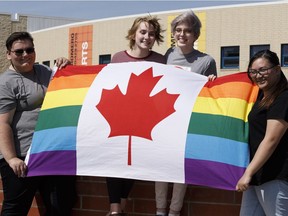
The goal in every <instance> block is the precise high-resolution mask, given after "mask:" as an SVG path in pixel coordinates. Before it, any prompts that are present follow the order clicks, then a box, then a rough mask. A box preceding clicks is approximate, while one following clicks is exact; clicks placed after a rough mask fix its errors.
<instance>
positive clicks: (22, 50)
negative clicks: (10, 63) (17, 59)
mask: <svg viewBox="0 0 288 216" xmlns="http://www.w3.org/2000/svg"><path fill="white" fill-rule="evenodd" d="M11 52H13V53H15V55H17V56H22V55H23V54H24V52H25V53H27V54H32V53H34V52H35V48H34V47H29V48H27V49H16V50H11Z"/></svg>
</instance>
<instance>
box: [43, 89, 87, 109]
mask: <svg viewBox="0 0 288 216" xmlns="http://www.w3.org/2000/svg"><path fill="white" fill-rule="evenodd" d="M88 90H89V88H78V89H64V90H58V91H52V92H47V93H46V96H45V100H44V103H43V106H42V109H41V110H46V109H52V108H56V107H62V106H73V105H82V104H83V101H84V98H85V96H86V94H87V92H88Z"/></svg>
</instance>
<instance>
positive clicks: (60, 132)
mask: <svg viewBox="0 0 288 216" xmlns="http://www.w3.org/2000/svg"><path fill="white" fill-rule="evenodd" d="M76 131H77V127H61V128H53V129H47V130H41V131H37V132H35V133H34V136H33V141H32V143H33V145H32V147H31V150H30V153H31V154H35V153H39V152H45V151H59V150H76Z"/></svg>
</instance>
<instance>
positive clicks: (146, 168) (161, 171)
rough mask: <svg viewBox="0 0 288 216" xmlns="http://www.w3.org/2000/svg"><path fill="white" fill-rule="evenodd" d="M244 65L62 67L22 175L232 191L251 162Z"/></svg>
mask: <svg viewBox="0 0 288 216" xmlns="http://www.w3.org/2000/svg"><path fill="white" fill-rule="evenodd" d="M257 94H258V88H257V87H256V86H254V85H252V84H251V82H250V81H249V79H248V78H247V75H246V74H245V73H237V74H233V75H228V76H224V77H219V78H217V79H216V80H215V81H213V82H208V80H207V77H205V76H201V75H199V74H196V73H191V72H187V71H184V70H183V69H181V68H178V67H175V66H172V65H163V64H158V63H153V62H129V63H117V64H108V65H96V66H68V67H66V68H65V69H62V70H60V71H57V73H56V74H55V76H54V78H53V79H52V81H51V83H50V85H49V87H48V91H47V93H46V96H45V100H44V103H43V106H42V109H41V111H40V114H39V118H38V123H37V125H36V129H35V133H34V136H33V140H32V145H31V148H30V150H29V154H28V155H27V157H26V163H27V164H28V176H42V175H81V176H110V177H121V178H132V179H139V180H148V181H166V182H179V183H187V184H195V185H203V186H208V187H214V188H222V189H227V190H234V188H235V185H236V183H237V181H238V179H239V178H240V177H241V175H242V174H243V172H244V170H245V168H246V166H247V165H248V163H249V152H248V144H247V140H248V124H247V115H248V113H249V111H250V109H251V107H252V105H253V103H254V102H255V100H256V97H257Z"/></svg>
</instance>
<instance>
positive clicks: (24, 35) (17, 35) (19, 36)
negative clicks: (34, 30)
mask: <svg viewBox="0 0 288 216" xmlns="http://www.w3.org/2000/svg"><path fill="white" fill-rule="evenodd" d="M18 40H29V41H31V43H32V44H33V46H34V43H33V41H34V40H33V37H32V36H31V34H30V33H29V32H14V33H12V34H11V35H10V36H9V37H8V38H7V40H6V48H7V50H9V51H11V48H12V45H13V43H14V42H15V41H18Z"/></svg>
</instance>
